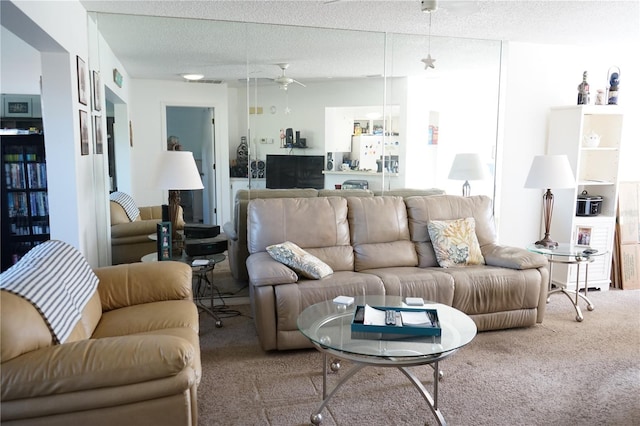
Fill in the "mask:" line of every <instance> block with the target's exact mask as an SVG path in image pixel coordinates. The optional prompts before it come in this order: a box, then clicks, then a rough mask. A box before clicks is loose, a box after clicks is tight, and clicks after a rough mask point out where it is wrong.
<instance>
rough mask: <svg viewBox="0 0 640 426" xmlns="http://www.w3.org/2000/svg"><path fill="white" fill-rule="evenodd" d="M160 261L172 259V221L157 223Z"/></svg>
mask: <svg viewBox="0 0 640 426" xmlns="http://www.w3.org/2000/svg"><path fill="white" fill-rule="evenodd" d="M157 234H158V241H157V243H158V261H162V260H171V254H172V253H171V222H160V223H158V225H157Z"/></svg>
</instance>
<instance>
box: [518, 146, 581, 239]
mask: <svg viewBox="0 0 640 426" xmlns="http://www.w3.org/2000/svg"><path fill="white" fill-rule="evenodd" d="M575 186H576V180H575V178H574V176H573V172H572V171H571V166H570V165H569V159H568V158H567V156H566V155H537V156H535V157H534V159H533V163H531V169H529V175H528V176H527V180H526V182H525V184H524V187H525V188H539V189H546V192H545V193H544V195H543V196H542V200H543V203H544V238H543V239H541V240H540V241H536V246H540V247H557V246H558V243H557V242H555V241H553V240H552V239H551V237H550V236H549V229H550V228H551V215H552V214H553V194H552V193H551V188H575Z"/></svg>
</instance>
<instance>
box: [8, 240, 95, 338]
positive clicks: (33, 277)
mask: <svg viewBox="0 0 640 426" xmlns="http://www.w3.org/2000/svg"><path fill="white" fill-rule="evenodd" d="M97 286H98V277H97V276H96V274H95V273H94V272H93V271H92V270H91V267H90V266H89V264H88V263H87V261H86V260H85V259H84V257H83V256H82V254H81V253H80V252H79V251H78V250H76V248H75V247H73V246H71V245H70V244H67V243H65V242H62V241H57V240H50V241H46V242H44V243H42V244H39V245H37V246H36V247H34V248H33V249H31V250H30V251H29V252H28V253H27V254H26V255H24V256H23V257H22V259H20V261H19V262H18V263H16V264H15V265H13V266H12V267H11V268H9V269H7V270H6V271H5V272H3V273H2V275H0V289H2V290H6V291H8V292H11V293H13V294H16V295H18V296H20V297H22V298H24V299H26V300H28V301H29V302H31V304H33V306H35V308H36V309H37V310H38V312H40V314H41V315H42V317H43V318H44V320H45V322H46V323H47V326H48V327H49V329H50V330H51V333H52V334H53V338H54V341H55V342H56V343H64V342H65V341H66V340H67V338H68V337H69V335H70V334H71V332H72V331H73V328H74V327H75V325H76V324H77V323H78V321H79V320H80V318H81V314H82V310H83V309H84V307H85V306H86V304H87V302H88V301H89V299H90V298H91V296H93V294H94V292H95V291H96V288H97Z"/></svg>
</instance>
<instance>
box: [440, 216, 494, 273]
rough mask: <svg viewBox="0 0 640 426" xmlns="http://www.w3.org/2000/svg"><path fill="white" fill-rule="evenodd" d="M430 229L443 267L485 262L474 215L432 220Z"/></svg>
mask: <svg viewBox="0 0 640 426" xmlns="http://www.w3.org/2000/svg"><path fill="white" fill-rule="evenodd" d="M428 229H429V237H430V238H431V242H432V243H433V249H434V251H435V253H436V258H437V259H438V264H439V265H440V266H441V267H443V268H450V267H452V266H466V265H482V264H484V258H483V257H482V252H481V251H480V245H479V244H478V238H477V237H476V222H475V220H474V219H473V218H472V217H467V218H464V219H455V220H432V221H430V222H429V224H428Z"/></svg>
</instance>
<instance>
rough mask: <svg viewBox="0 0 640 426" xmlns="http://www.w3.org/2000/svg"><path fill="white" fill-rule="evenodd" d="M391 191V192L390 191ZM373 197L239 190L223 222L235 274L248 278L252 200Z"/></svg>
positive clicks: (359, 192) (357, 192) (349, 192)
mask: <svg viewBox="0 0 640 426" xmlns="http://www.w3.org/2000/svg"><path fill="white" fill-rule="evenodd" d="M387 192H389V191H387ZM390 193H391V194H392V195H399V196H403V197H407V196H415V195H425V196H426V195H441V194H444V191H443V190H441V189H435V188H433V189H395V190H392V191H391V192H390ZM332 196H333V197H336V196H337V197H373V196H374V192H372V191H370V190H367V189H340V190H336V189H313V188H304V189H252V190H246V189H242V190H239V191H238V192H237V193H236V196H235V200H234V206H233V220H232V221H231V222H227V223H225V224H224V225H223V227H222V229H223V231H224V233H225V234H226V236H227V238H228V259H229V267H230V269H231V274H232V275H233V277H234V278H235V279H237V280H242V281H248V280H249V274H248V273H247V267H246V261H247V257H249V251H248V250H247V206H248V205H249V201H250V200H252V199H262V198H316V197H332Z"/></svg>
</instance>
